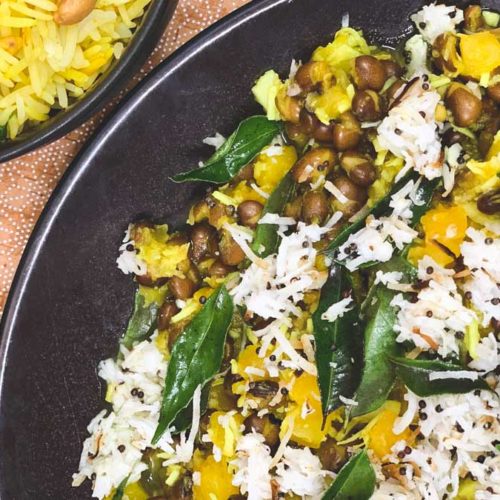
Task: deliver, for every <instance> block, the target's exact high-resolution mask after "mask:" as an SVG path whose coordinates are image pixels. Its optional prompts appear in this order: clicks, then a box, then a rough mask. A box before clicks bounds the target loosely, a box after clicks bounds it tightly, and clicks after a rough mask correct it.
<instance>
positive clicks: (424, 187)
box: [325, 170, 439, 260]
mask: <svg viewBox="0 0 500 500" xmlns="http://www.w3.org/2000/svg"><path fill="white" fill-rule="evenodd" d="M419 178H420V175H419V174H418V172H415V171H414V170H412V171H411V172H410V173H409V174H407V175H405V176H404V177H403V178H402V179H401V180H399V181H398V182H396V183H395V184H394V186H393V187H392V189H391V191H390V192H389V193H388V194H387V195H386V196H385V197H383V198H382V199H381V200H380V201H378V202H377V203H375V205H373V207H372V208H371V210H370V211H369V212H368V213H367V214H365V215H364V216H363V217H361V218H360V219H358V220H357V221H355V222H353V223H352V224H350V225H348V226H347V227H345V228H344V229H343V230H342V231H340V233H339V234H338V235H337V236H336V237H335V238H334V239H333V240H332V241H331V242H330V244H329V245H328V247H327V249H326V250H325V254H326V255H327V256H328V257H330V258H331V259H332V260H333V259H334V258H335V253H336V251H337V249H338V248H339V247H340V246H342V245H343V244H344V243H345V242H346V241H347V240H348V239H349V236H351V234H354V233H356V232H357V231H359V230H360V229H362V228H363V227H365V221H366V218H367V217H368V216H369V215H371V216H373V217H376V218H379V217H384V216H388V215H390V214H391V212H392V208H391V207H390V203H391V198H392V196H393V195H394V194H395V193H397V192H398V191H400V190H401V189H402V188H403V187H404V186H405V185H406V184H407V183H408V182H410V181H414V182H417V181H418V180H419ZM438 184H439V179H434V180H431V181H429V180H428V179H426V178H421V181H420V184H419V185H418V188H417V190H416V192H415V199H417V200H418V204H415V203H412V205H411V210H412V218H411V220H410V221H409V224H408V225H409V226H412V227H413V226H415V225H416V224H417V223H418V222H419V221H420V218H421V217H422V215H424V214H425V212H426V211H427V209H428V207H429V204H430V202H431V201H432V196H433V194H434V191H435V189H436V187H437V186H438Z"/></svg>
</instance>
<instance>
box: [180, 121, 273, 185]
mask: <svg viewBox="0 0 500 500" xmlns="http://www.w3.org/2000/svg"><path fill="white" fill-rule="evenodd" d="M280 131H281V124H280V123H279V122H274V121H270V120H268V119H267V118H266V117H265V116H251V117H250V118H247V119H246V120H243V121H242V122H241V123H240V124H239V125H238V128H237V129H236V130H235V131H234V132H233V133H232V134H231V135H230V136H229V138H228V139H227V140H226V142H225V143H224V144H223V145H222V146H221V147H220V148H219V149H218V150H217V151H216V152H215V153H214V155H213V156H212V157H211V158H209V159H208V161H207V162H206V163H205V164H204V165H203V167H200V168H196V169H194V170H190V171H189V172H184V173H181V174H177V175H174V177H172V180H174V181H175V182H185V181H204V182H213V183H215V184H224V183H225V182H229V181H230V180H231V179H232V178H233V177H234V176H235V175H236V174H237V173H238V172H239V171H240V170H241V169H242V168H243V167H244V166H245V165H247V164H248V163H249V162H250V161H252V160H253V159H254V158H255V157H256V156H257V154H258V153H259V152H260V151H261V150H262V148H264V147H265V146H267V145H268V144H269V143H270V142H271V141H272V140H273V138H274V137H275V136H276V135H277V134H278V133H279V132H280Z"/></svg>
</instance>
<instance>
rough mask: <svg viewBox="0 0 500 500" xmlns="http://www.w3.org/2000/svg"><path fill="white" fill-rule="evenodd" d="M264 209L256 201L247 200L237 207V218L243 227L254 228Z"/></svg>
mask: <svg viewBox="0 0 500 500" xmlns="http://www.w3.org/2000/svg"><path fill="white" fill-rule="evenodd" d="M263 209H264V207H263V205H262V204H261V203H259V202H258V201H254V200H248V201H244V202H243V203H240V204H239V205H238V216H239V218H240V221H241V223H242V224H243V225H244V226H247V227H250V228H252V229H253V228H255V227H256V226H257V222H258V221H259V219H260V214H261V213H262V210H263Z"/></svg>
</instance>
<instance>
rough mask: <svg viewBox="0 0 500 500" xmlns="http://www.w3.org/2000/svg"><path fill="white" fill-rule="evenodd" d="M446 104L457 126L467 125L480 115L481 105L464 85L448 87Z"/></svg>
mask: <svg viewBox="0 0 500 500" xmlns="http://www.w3.org/2000/svg"><path fill="white" fill-rule="evenodd" d="M446 104H447V106H448V108H449V109H450V111H451V112H452V114H453V118H454V119H455V124H456V125H458V126H459V127H469V126H471V125H473V124H474V123H476V122H477V120H478V119H479V117H480V116H481V111H482V108H483V105H482V103H481V99H478V98H477V97H476V96H475V95H474V94H472V92H469V91H468V90H466V89H465V88H464V87H454V86H453V85H452V86H451V87H450V90H449V91H448V95H447V97H446Z"/></svg>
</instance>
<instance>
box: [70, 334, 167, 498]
mask: <svg viewBox="0 0 500 500" xmlns="http://www.w3.org/2000/svg"><path fill="white" fill-rule="evenodd" d="M121 350H122V355H123V359H122V360H121V361H120V360H118V361H115V360H113V359H107V360H105V361H102V362H101V363H100V365H99V376H100V377H101V378H102V379H104V380H105V381H106V382H107V384H108V393H111V395H110V396H109V397H110V399H109V400H110V402H111V404H112V409H111V411H110V412H109V413H108V412H107V411H106V410H103V411H102V412H101V413H99V414H98V415H97V416H96V417H95V418H94V419H93V420H92V421H91V422H90V424H89V426H88V428H87V430H88V432H89V434H90V436H89V437H88V438H87V439H86V440H85V442H84V444H83V450H82V455H81V459H80V466H79V472H78V473H77V474H74V475H73V485H74V486H78V485H80V484H81V483H82V482H83V481H84V480H85V478H89V479H91V478H92V477H95V480H94V485H93V496H94V497H96V498H104V497H106V496H107V495H109V493H110V492H111V491H112V490H113V489H115V488H117V487H118V486H119V484H120V483H121V482H122V481H123V480H124V479H125V478H127V477H130V481H131V482H134V481H138V480H139V477H140V475H141V472H142V471H143V470H145V469H146V468H147V466H146V464H145V463H144V462H142V461H141V459H142V454H143V452H144V450H145V449H146V448H147V447H151V446H152V445H151V440H152V438H153V435H154V433H155V430H156V427H157V425H158V419H159V413H160V405H161V396H162V390H163V385H164V379H165V372H166V367H167V363H166V361H165V360H164V358H163V355H162V354H161V352H160V351H159V350H158V349H157V348H156V345H155V342H154V338H153V339H152V341H144V342H141V343H139V344H137V345H136V346H135V347H134V349H132V350H130V351H129V350H127V349H125V348H124V347H122V349H121ZM134 389H135V391H134V394H136V395H135V396H133V395H132V391H133V390H134ZM139 395H140V396H141V397H139ZM172 443H173V441H172V438H171V436H170V433H169V432H166V433H165V434H164V435H163V436H162V438H161V439H160V441H159V443H158V445H157V447H158V448H161V449H162V450H164V451H165V452H168V453H174V449H173V447H172ZM118 447H120V449H121V447H123V451H120V450H119V449H118ZM94 475H95V476H94Z"/></svg>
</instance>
